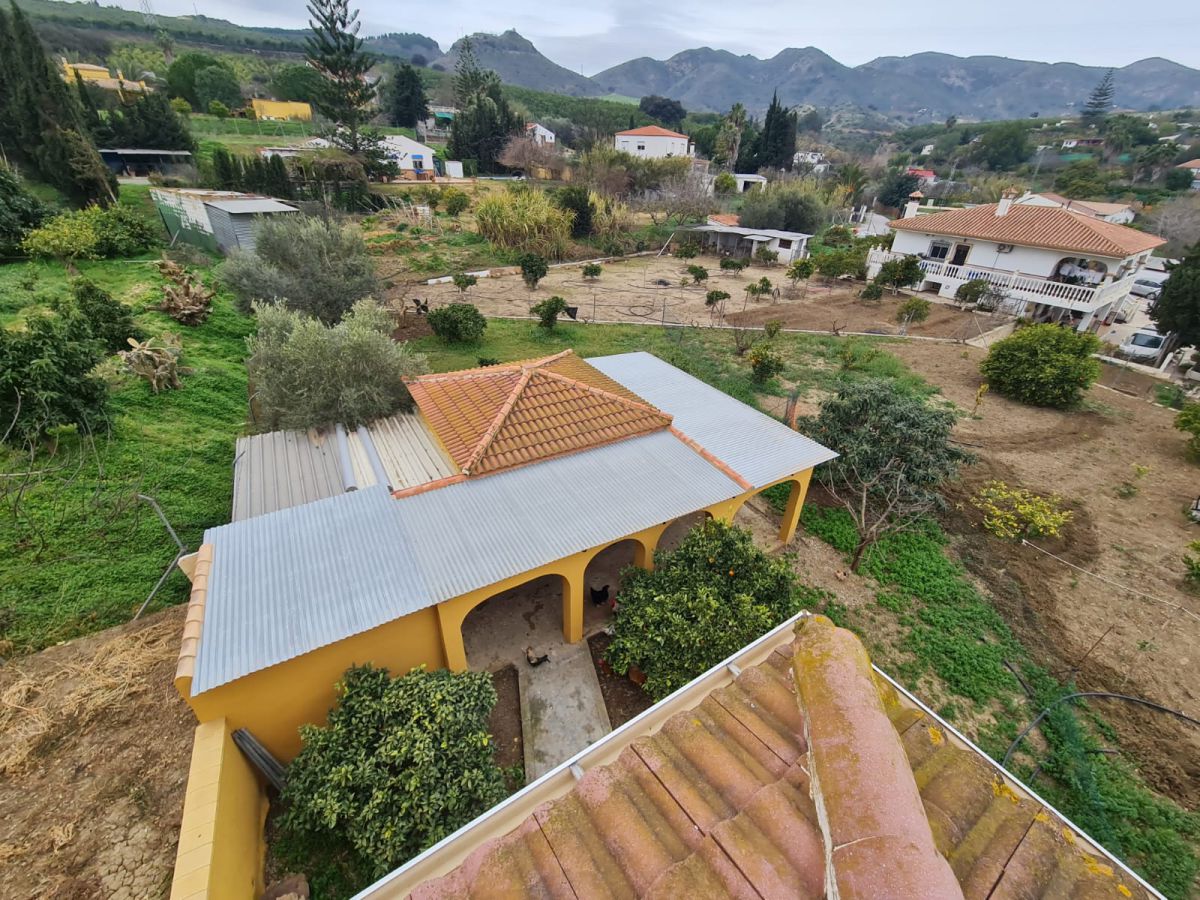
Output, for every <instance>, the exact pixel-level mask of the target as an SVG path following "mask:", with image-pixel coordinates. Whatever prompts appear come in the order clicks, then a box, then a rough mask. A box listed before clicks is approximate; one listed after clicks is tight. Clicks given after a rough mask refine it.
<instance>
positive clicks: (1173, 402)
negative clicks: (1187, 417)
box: [1154, 384, 1187, 409]
mask: <svg viewBox="0 0 1200 900" xmlns="http://www.w3.org/2000/svg"><path fill="white" fill-rule="evenodd" d="M1154 402H1155V403H1157V404H1158V405H1159V406H1165V407H1167V408H1168V409H1183V407H1184V404H1186V403H1187V394H1185V393H1184V391H1183V388H1181V387H1180V386H1179V385H1177V384H1156V385H1155V386H1154Z"/></svg>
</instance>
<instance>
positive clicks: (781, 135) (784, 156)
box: [759, 92, 796, 169]
mask: <svg viewBox="0 0 1200 900" xmlns="http://www.w3.org/2000/svg"><path fill="white" fill-rule="evenodd" d="M761 140H762V145H761V150H760V153H759V157H760V163H761V165H764V166H768V167H770V168H775V169H790V168H791V167H792V161H793V158H794V157H795V155H796V113H795V112H794V111H792V110H788V109H785V108H784V106H783V104H782V103H780V102H779V94H778V92H776V93H774V94H772V95H771V105H770V106H768V107H767V117H766V119H764V120H763V130H762V137H761Z"/></svg>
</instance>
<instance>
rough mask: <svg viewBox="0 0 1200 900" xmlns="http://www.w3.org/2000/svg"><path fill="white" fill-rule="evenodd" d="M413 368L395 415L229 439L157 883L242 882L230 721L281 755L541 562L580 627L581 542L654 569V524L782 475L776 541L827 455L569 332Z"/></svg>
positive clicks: (179, 888) (180, 685)
mask: <svg viewBox="0 0 1200 900" xmlns="http://www.w3.org/2000/svg"><path fill="white" fill-rule="evenodd" d="M409 388H410V391H411V393H412V396H413V400H414V401H415V404H416V411H414V412H412V413H401V414H397V415H393V416H390V417H388V418H386V419H382V420H377V421H376V422H373V423H371V424H370V425H368V426H363V427H359V428H357V429H347V428H343V427H341V426H338V427H336V428H334V429H332V430H331V431H329V432H326V433H323V434H318V433H316V432H308V433H305V432H275V433H272V434H265V435H256V436H254V437H250V438H243V439H242V440H240V441H239V442H238V447H237V452H236V460H237V461H236V464H235V470H234V490H233V521H232V522H231V523H229V524H228V525H222V526H219V527H216V528H211V529H209V530H208V531H207V532H206V533H205V536H204V542H203V544H202V545H201V548H200V550H199V551H198V552H197V553H195V554H193V555H192V556H190V557H186V558H185V559H184V560H182V561H181V562H180V567H181V568H182V569H183V570H184V571H185V572H186V573H187V574H188V576H189V578H191V580H192V592H191V601H190V603H189V605H188V614H187V621H186V624H185V626H184V634H183V641H182V644H181V648H180V655H179V665H178V668H177V670H176V677H175V686H176V688H177V689H178V691H179V692H180V694H181V695H182V696H183V698H184V700H185V701H186V702H187V703H188V704H189V706H191V708H192V710H193V712H194V713H195V715H196V718H197V719H198V720H199V722H200V725H199V727H198V728H197V731H196V740H195V745H194V748H193V756H192V767H191V775H190V776H189V784H188V792H187V799H186V801H185V806H184V817H183V826H182V829H181V835H180V845H179V857H178V862H177V865H176V871H175V883H174V887H173V890H172V896H173V897H177V898H184V897H193V896H197V897H198V896H205V895H207V896H221V897H242V896H245V897H250V896H253V895H254V892H255V891H256V890H261V883H260V878H261V866H260V865H259V866H258V867H257V868H256V864H255V860H261V856H259V855H258V854H259V851H258V848H260V847H261V840H262V838H261V816H262V810H263V804H264V793H263V790H262V788H261V787H259V786H257V785H258V781H257V779H256V777H255V775H254V772H253V770H252V769H251V768H250V767H249V764H248V763H247V762H246V759H245V758H244V757H243V756H242V754H241V753H240V752H239V751H238V749H236V747H235V742H236V741H238V740H242V741H244V740H245V739H246V736H245V735H240V736H238V734H237V733H238V732H239V731H242V730H244V731H245V732H247V733H248V734H249V735H252V736H253V738H255V739H256V740H257V741H258V742H259V743H261V745H262V746H264V747H265V748H266V749H267V750H269V751H270V752H271V753H272V754H273V755H274V756H276V757H277V758H278V759H280V760H282V761H288V760H290V759H292V758H293V757H294V756H295V754H296V753H297V752H298V750H299V749H300V737H299V733H298V729H299V727H300V726H301V725H302V724H305V723H321V722H324V721H325V717H326V715H327V713H328V711H329V709H330V708H331V707H332V706H333V703H334V700H335V692H334V685H335V683H336V682H337V681H338V680H339V679H340V678H341V676H342V674H343V672H344V671H345V670H346V669H347V668H349V667H350V666H352V665H356V664H364V663H370V664H373V665H376V666H383V667H386V668H388V669H390V670H391V671H392V672H393V673H395V674H397V675H399V674H403V673H405V672H407V671H408V670H409V669H411V668H413V667H415V666H419V665H425V666H428V667H430V668H449V669H452V670H455V671H462V670H465V669H468V668H471V667H472V660H471V659H469V653H468V650H469V648H468V641H466V640H464V635H466V634H467V633H468V632H471V633H472V634H475V635H478V632H474V631H472V629H473V628H474V629H477V628H479V627H480V626H479V624H478V622H479V620H478V618H476V619H472V618H471V614H472V612H473V611H474V610H476V609H477V608H478V607H481V606H482V605H483V604H484V603H485V602H487V601H489V600H493V599H496V600H497V602H499V603H500V604H502V606H501V609H508V608H509V607H510V601H509V600H508V599H507V598H509V597H511V596H512V595H511V594H509V593H507V592H509V591H512V589H514V588H518V587H521V586H523V585H528V584H530V583H531V582H533V581H535V580H538V579H546V578H549V579H552V581H553V582H554V583H555V584H557V585H559V586H560V588H561V614H557V612H556V614H555V615H554V617H553V618H554V619H556V620H559V621H557V622H555V624H556V625H558V624H561V632H562V639H563V641H564V642H567V643H577V642H579V641H581V640H583V638H584V637H585V634H586V631H587V626H588V624H589V622H585V618H587V619H588V620H592V619H593V618H594V617H595V616H596V615H597V614H601V615H603V614H605V613H604V612H603V611H600V610H597V609H595V608H594V606H593V604H592V603H588V602H587V588H588V585H589V583H590V580H591V578H592V577H593V574H594V573H595V572H596V567H595V566H593V563H595V561H596V559H597V557H598V556H599V555H600V554H601V553H603V552H604V551H607V550H610V549H612V548H614V547H618V545H620V548H621V552H623V553H627V554H628V558H629V559H630V560H631V562H632V564H633V565H637V566H642V567H650V566H652V565H653V557H654V551H655V549H656V548H657V547H658V546H659V542H660V541H661V540H663V538H664V534H666V533H667V532H668V529H671V528H672V526H673V525H676V524H687V523H689V522H691V521H694V520H695V519H696V518H697V517H702V516H709V517H712V518H714V519H720V520H723V521H732V519H733V517H734V516H735V515H736V513H737V512H738V510H739V509H740V508H741V507H742V505H743V504H744V503H745V502H746V501H747V500H749V499H750V498H751V497H753V496H754V495H755V494H757V493H759V492H761V491H763V490H765V489H767V488H769V487H773V486H775V485H780V484H787V485H790V494H789V499H788V503H787V507H786V510H785V512H784V514H783V517H782V522H781V525H780V531H779V537H780V539H781V540H782V541H784V542H785V543H786V542H788V541H790V540H791V538H792V536H793V535H794V533H795V530H796V525H797V522H798V520H799V517H800V510H801V508H802V506H803V503H804V498H805V495H806V492H807V489H808V484H809V479H810V476H811V474H812V469H813V468H814V467H815V466H817V465H819V464H820V463H823V462H826V461H827V460H829V459H831V458H833V457H834V455H835V454H834V453H833V452H832V451H830V450H829V449H827V448H825V447H823V446H821V445H820V444H818V443H816V442H815V441H812V440H810V439H809V438H807V437H805V436H803V435H801V434H798V433H797V432H795V431H793V430H791V429H790V428H788V427H787V426H785V425H783V424H782V423H781V422H778V421H776V420H775V419H772V418H770V417H768V416H766V415H763V414H762V413H760V412H758V411H757V410H754V409H752V408H750V407H749V406H746V405H745V404H743V403H740V402H739V401H737V400H735V399H733V398H732V397H729V396H728V395H726V394H724V393H722V392H720V391H719V390H717V389H715V388H713V387H711V386H709V385H707V384H704V383H703V382H701V381H699V380H698V379H696V378H694V377H692V376H691V375H688V374H687V373H685V372H683V371H681V370H679V369H677V368H675V367H674V366H672V365H669V364H668V363H666V362H664V361H662V360H660V359H658V358H657V357H655V356H653V355H651V354H649V353H642V352H639V353H625V354H619V355H615V356H605V357H595V358H591V359H587V360H584V359H581V358H579V357H577V356H575V355H574V354H573V353H572V352H571V351H569V350H568V351H564V352H562V353H559V354H555V355H554V356H549V357H545V358H542V359H534V360H525V361H521V362H515V363H508V364H503V365H496V366H487V367H484V368H479V369H469V370H465V371H460V372H449V373H442V374H434V375H426V376H421V377H419V378H415V379H413V380H412V381H411V382H410V383H409ZM589 567H592V568H589ZM558 606H559V604H558V603H557V602H556V603H555V604H554V607H558ZM493 608H495V607H494V606H493ZM511 612H512V615H514V616H516V615H520V607H519V606H515V605H513V606H512V607H511ZM472 623H474V624H472ZM483 638H484V640H488V639H489V637H488V635H487V634H484V635H483Z"/></svg>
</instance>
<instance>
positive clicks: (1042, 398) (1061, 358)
mask: <svg viewBox="0 0 1200 900" xmlns="http://www.w3.org/2000/svg"><path fill="white" fill-rule="evenodd" d="M1099 349H1100V339H1099V338H1097V337H1096V336H1095V335H1094V334H1092V333H1090V332H1078V331H1072V330H1070V329H1067V328H1060V327H1059V326H1057V325H1031V326H1029V327H1027V328H1022V329H1020V330H1019V331H1017V332H1015V333H1014V334H1012V335H1010V336H1009V337H1006V338H1004V340H1002V341H997V342H996V343H995V344H993V345H992V349H991V350H989V351H988V355H987V358H986V359H984V361H983V364H982V365H981V366H980V367H979V368H980V371H981V372H982V373H983V376H984V377H985V378H986V379H987V382H988V384H989V385H991V388H992V390H994V391H997V392H999V393H1001V394H1004V395H1005V396H1007V397H1011V398H1013V399H1014V400H1020V401H1021V402H1022V403H1029V404H1031V405H1033V406H1052V407H1056V408H1059V409H1063V408H1066V407H1069V406H1074V405H1075V404H1077V403H1078V402H1079V401H1080V399H1082V397H1083V392H1084V391H1085V390H1087V389H1088V388H1089V387H1090V386H1091V384H1092V383H1093V382H1094V381H1095V380H1096V379H1097V378H1099V377H1100V363H1098V362H1097V361H1096V360H1094V359H1092V356H1091V354H1093V353H1095V352H1096V351H1098V350H1099Z"/></svg>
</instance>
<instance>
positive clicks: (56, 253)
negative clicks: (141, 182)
mask: <svg viewBox="0 0 1200 900" xmlns="http://www.w3.org/2000/svg"><path fill="white" fill-rule="evenodd" d="M155 240H156V239H155V232H154V229H153V227H152V226H151V225H150V223H149V222H148V221H147V220H146V219H144V218H143V217H142V216H140V215H138V214H137V213H136V212H135V211H134V210H132V209H130V208H129V207H126V206H119V205H117V206H110V207H108V208H102V207H99V206H89V207H87V208H86V209H81V210H77V211H74V212H65V213H60V214H59V215H57V216H55V217H54V218H53V219H50V220H49V221H48V222H46V223H45V224H44V225H42V226H41V227H40V228H37V229H35V230H33V231H31V232H29V234H28V235H27V236H26V238H25V240H24V241H23V242H22V245H21V246H22V248H23V249H24V250H25V252H26V253H28V254H29V255H30V256H33V257H37V258H40V259H60V260H74V259H108V258H112V257H118V256H136V255H137V254H139V253H143V252H145V251H146V250H149V249H150V248H151V247H152V246H154V244H155Z"/></svg>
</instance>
